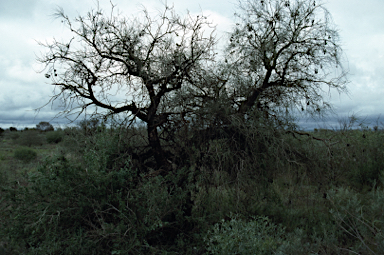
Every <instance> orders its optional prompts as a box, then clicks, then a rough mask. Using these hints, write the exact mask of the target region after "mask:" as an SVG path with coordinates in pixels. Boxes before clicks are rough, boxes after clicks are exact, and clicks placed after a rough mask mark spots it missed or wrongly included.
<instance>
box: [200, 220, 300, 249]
mask: <svg viewBox="0 0 384 255" xmlns="http://www.w3.org/2000/svg"><path fill="white" fill-rule="evenodd" d="M252 218H253V219H252V220H251V221H245V220H243V219H240V218H239V216H238V215H235V216H232V217H231V220H230V221H224V220H223V221H222V222H220V223H217V224H215V225H214V226H213V227H212V229H211V230H210V231H209V232H208V234H207V235H206V237H205V240H206V244H207V251H208V252H209V254H260V255H262V254H292V253H291V252H293V251H295V250H298V248H299V247H300V246H301V237H300V231H297V233H296V236H292V235H289V234H287V233H286V232H285V229H284V228H283V227H282V226H280V225H276V224H274V223H273V222H272V221H271V220H270V219H268V217H266V216H258V217H252ZM287 237H288V238H287ZM300 248H301V251H303V250H304V248H305V247H302V246H301V247H300Z"/></svg>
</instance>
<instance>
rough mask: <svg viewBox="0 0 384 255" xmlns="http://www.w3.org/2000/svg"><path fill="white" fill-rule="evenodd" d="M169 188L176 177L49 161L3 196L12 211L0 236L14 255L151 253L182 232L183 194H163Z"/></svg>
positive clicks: (172, 190)
mask: <svg viewBox="0 0 384 255" xmlns="http://www.w3.org/2000/svg"><path fill="white" fill-rule="evenodd" d="M172 178H175V179H172ZM177 181H178V177H177V174H176V175H175V176H173V177H171V176H169V177H162V176H156V177H152V178H149V179H147V178H141V177H140V176H139V174H138V173H137V171H136V170H135V169H132V168H131V167H130V164H129V162H127V163H126V166H125V167H123V168H121V169H118V170H115V171H105V170H104V169H101V168H97V167H95V165H93V167H89V168H88V167H87V168H83V167H81V165H80V164H78V163H77V162H71V161H69V160H67V159H66V158H64V157H62V156H60V157H57V158H51V159H48V161H47V162H45V164H44V165H43V166H42V167H41V168H40V169H38V170H37V171H36V172H34V173H33V174H31V175H30V176H29V180H28V182H29V186H28V187H27V188H16V189H13V190H12V191H11V192H9V193H8V197H7V199H6V200H5V201H7V202H8V205H9V207H6V208H12V210H10V209H9V210H7V211H3V212H0V217H3V218H5V217H6V218H7V220H6V221H5V222H6V225H5V226H3V227H0V235H4V236H9V238H10V240H12V242H13V243H17V244H18V245H19V247H13V248H12V249H13V251H15V253H18V254H21V253H28V254H152V251H153V250H156V249H158V250H159V251H161V249H163V246H158V244H159V242H161V243H162V245H166V244H167V243H173V244H174V243H175V240H177V239H178V234H179V233H180V229H182V228H183V226H182V224H180V223H179V222H184V221H183V220H182V219H183V217H184V216H183V210H182V209H181V208H183V204H184V203H185V199H186V192H188V191H185V190H181V189H179V188H177V187H170V186H172V184H173V183H177ZM165 183H168V184H169V185H165ZM14 197H17V198H18V199H16V200H15V199H13V198H14ZM1 214H3V215H1ZM4 214H5V215H4ZM157 246H158V247H157Z"/></svg>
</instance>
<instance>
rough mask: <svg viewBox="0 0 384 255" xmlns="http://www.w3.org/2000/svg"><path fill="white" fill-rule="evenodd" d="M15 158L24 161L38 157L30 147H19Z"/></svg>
mask: <svg viewBox="0 0 384 255" xmlns="http://www.w3.org/2000/svg"><path fill="white" fill-rule="evenodd" d="M14 158H15V159H18V160H21V161H23V162H26V163H27V162H30V161H32V160H35V159H36V158H37V153H36V152H35V151H34V150H31V149H29V148H19V149H16V150H15V152H14Z"/></svg>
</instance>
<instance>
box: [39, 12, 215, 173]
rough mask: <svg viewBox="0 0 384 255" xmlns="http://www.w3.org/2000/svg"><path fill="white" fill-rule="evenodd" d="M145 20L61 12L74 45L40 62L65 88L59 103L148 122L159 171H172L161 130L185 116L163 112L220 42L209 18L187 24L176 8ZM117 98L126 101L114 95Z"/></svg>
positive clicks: (56, 47)
mask: <svg viewBox="0 0 384 255" xmlns="http://www.w3.org/2000/svg"><path fill="white" fill-rule="evenodd" d="M143 14H144V17H143V19H142V20H139V19H138V18H137V19H134V20H129V19H127V18H123V17H121V16H119V15H118V13H116V12H115V11H114V6H112V11H111V13H110V14H106V13H104V11H103V10H100V9H96V10H93V11H90V12H89V13H88V14H87V15H86V16H79V17H78V18H76V19H74V20H72V19H70V18H69V17H68V16H66V15H65V14H64V12H63V11H62V10H60V11H59V12H58V13H57V17H58V18H60V19H61V20H62V21H63V22H64V23H65V24H66V25H67V27H68V28H69V30H70V31H71V32H72V34H73V36H74V39H73V40H71V41H70V42H68V43H60V42H58V41H54V42H53V43H51V44H46V45H44V46H46V47H47V48H48V49H49V50H50V52H49V53H47V54H46V55H45V56H43V57H42V58H40V62H41V63H43V64H45V65H46V67H47V68H48V73H47V77H48V78H51V81H52V84H53V85H55V86H56V87H57V89H58V90H57V93H56V95H55V96H54V97H53V100H55V99H62V100H63V101H64V102H65V106H66V107H67V109H68V110H74V109H72V107H73V105H74V104H76V105H78V108H77V109H80V112H82V111H84V110H85V109H86V108H88V107H90V106H96V107H98V108H99V109H104V112H102V113H104V115H108V114H118V113H122V112H124V113H128V114H130V115H131V118H132V119H135V118H138V119H140V120H141V121H142V122H144V123H146V125H147V132H148V142H149V147H150V148H151V150H152V155H153V156H154V158H155V160H156V163H157V165H158V167H161V166H164V167H165V168H169V167H167V166H169V163H168V161H167V160H166V155H165V153H164V150H163V148H162V147H161V145H160V138H159V135H158V127H159V126H161V125H162V124H163V123H165V122H167V121H168V118H169V117H170V116H172V115H176V114H180V113H179V112H178V109H171V108H163V109H162V111H159V105H160V102H161V101H162V100H163V99H164V98H166V97H167V96H168V95H170V94H172V93H173V92H174V91H176V90H179V89H180V88H182V86H183V85H184V84H185V82H186V80H187V78H188V77H189V75H190V74H191V72H192V71H193V70H194V69H196V68H197V67H198V66H199V65H200V64H201V63H202V62H204V61H207V60H209V59H211V58H212V56H213V54H212V47H213V45H214V43H215V40H214V37H213V35H212V34H210V33H208V34H207V33H206V31H205V30H204V29H206V28H209V27H210V22H208V21H207V18H206V17H205V16H202V15H201V16H197V17H196V16H192V15H190V14H187V15H186V16H185V17H184V18H182V17H180V16H179V15H177V14H176V13H175V12H174V11H173V9H172V8H170V7H168V6H165V10H164V12H162V13H159V14H158V15H157V16H156V17H151V16H150V15H149V13H148V12H147V11H146V10H144V11H143ZM116 92H118V93H119V94H120V97H113V96H112V95H113V94H115V93H116Z"/></svg>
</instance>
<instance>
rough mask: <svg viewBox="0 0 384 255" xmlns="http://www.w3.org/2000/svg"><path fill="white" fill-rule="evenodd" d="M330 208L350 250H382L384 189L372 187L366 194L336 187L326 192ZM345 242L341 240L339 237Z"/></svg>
mask: <svg viewBox="0 0 384 255" xmlns="http://www.w3.org/2000/svg"><path fill="white" fill-rule="evenodd" d="M329 199H330V201H331V202H332V204H333V209H332V210H331V211H330V213H331V215H332V216H333V218H334V220H335V222H336V224H337V226H338V227H339V229H340V230H342V231H343V232H344V233H345V234H346V236H347V237H348V240H349V242H350V245H348V246H347V247H348V250H350V251H351V253H354V254H382V252H383V251H384V191H383V190H382V189H379V188H374V189H373V190H372V191H370V192H368V193H367V194H359V193H355V192H354V191H352V190H349V189H344V188H340V189H338V190H334V189H333V190H331V191H330V192H329ZM339 242H340V243H344V244H345V243H346V242H345V240H339Z"/></svg>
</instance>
